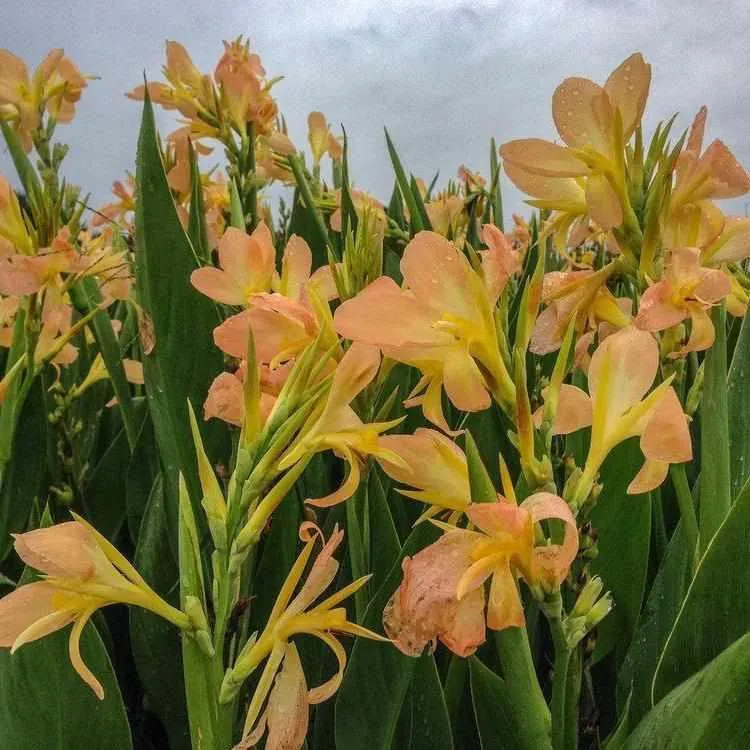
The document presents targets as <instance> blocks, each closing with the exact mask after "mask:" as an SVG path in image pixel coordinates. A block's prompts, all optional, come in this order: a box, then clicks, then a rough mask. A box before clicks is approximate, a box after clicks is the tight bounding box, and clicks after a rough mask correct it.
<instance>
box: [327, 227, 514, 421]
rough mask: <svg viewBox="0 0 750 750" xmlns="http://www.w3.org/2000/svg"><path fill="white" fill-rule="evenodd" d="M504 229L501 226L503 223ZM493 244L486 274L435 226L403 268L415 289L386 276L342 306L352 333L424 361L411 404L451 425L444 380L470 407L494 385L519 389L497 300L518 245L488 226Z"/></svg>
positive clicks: (343, 327)
mask: <svg viewBox="0 0 750 750" xmlns="http://www.w3.org/2000/svg"><path fill="white" fill-rule="evenodd" d="M498 231H499V230H498ZM485 236H486V237H489V238H490V239H489V242H488V244H490V249H489V250H488V251H487V252H486V253H485V254H484V255H483V258H482V268H483V276H482V275H480V274H479V273H477V272H476V271H475V270H474V269H473V268H472V267H471V265H470V264H469V261H468V260H467V259H466V257H465V256H464V255H463V254H462V253H460V252H458V251H457V249H456V248H455V246H454V245H453V244H452V243H450V242H449V241H448V240H446V239H445V238H444V237H441V236H440V235H438V234H436V233H435V232H420V233H418V234H417V235H416V236H415V237H414V239H412V241H411V242H410V243H409V244H408V245H407V247H406V249H405V251H404V255H403V258H402V260H401V272H402V274H403V276H404V281H405V282H406V285H407V287H408V289H406V290H403V289H400V288H399V287H398V285H397V284H396V283H395V282H394V281H393V280H392V279H390V278H388V277H381V278H379V279H377V280H376V281H374V282H373V283H372V284H370V285H369V286H368V287H366V288H365V289H364V290H363V291H362V292H361V293H360V294H358V295H357V296H356V297H354V298H353V299H350V300H347V301H346V302H344V303H343V304H342V305H341V306H340V307H339V308H338V310H337V311H336V314H335V316H334V322H335V325H336V329H337V331H338V332H339V333H340V334H341V335H342V336H343V337H345V338H349V339H352V340H354V341H361V342H364V343H367V344H371V345H374V346H377V347H379V348H380V349H381V350H382V352H383V354H384V355H385V356H387V357H390V358H392V359H395V360H397V361H399V362H404V363H406V364H410V365H412V366H415V367H417V368H418V369H419V370H421V371H422V375H423V377H422V379H421V380H420V382H419V383H418V385H417V387H416V388H415V389H414V391H413V392H412V394H411V396H410V398H409V400H408V401H407V402H406V405H408V406H411V405H416V404H422V407H423V410H424V413H425V416H426V417H427V419H429V420H430V421H431V422H432V423H433V424H435V425H437V426H438V427H440V428H441V429H443V430H445V431H450V428H449V427H448V425H447V423H446V421H445V416H444V415H443V410H442V405H441V388H445V391H446V393H447V394H448V398H449V399H450V400H451V402H452V403H453V404H454V405H455V406H456V407H457V408H459V409H461V410H463V411H481V410H482V409H486V408H488V407H489V405H490V392H491V393H492V394H493V396H494V397H495V398H496V400H498V401H499V402H501V403H507V404H510V403H512V402H513V399H514V398H515V396H514V393H515V389H514V387H513V383H512V381H511V379H510V376H509V375H508V372H507V369H506V367H505V364H504V362H503V360H502V357H501V354H500V351H499V349H498V343H497V332H496V328H495V320H494V308H495V304H496V302H497V297H498V295H499V293H500V291H501V290H502V288H503V287H504V285H505V283H506V282H507V279H508V276H509V273H508V269H509V268H510V267H512V266H513V264H512V261H510V260H508V259H506V258H503V257H501V256H502V255H503V254H504V253H506V252H507V253H511V252H513V251H512V250H510V248H509V246H508V245H504V244H501V243H498V242H496V239H495V236H494V234H493V233H492V230H490V229H488V227H485Z"/></svg>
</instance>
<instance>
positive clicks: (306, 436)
mask: <svg viewBox="0 0 750 750" xmlns="http://www.w3.org/2000/svg"><path fill="white" fill-rule="evenodd" d="M379 367H380V352H379V351H378V350H377V349H376V348H375V347H374V346H368V345H366V344H358V343H355V344H352V346H351V347H350V348H349V350H348V351H347V352H346V354H345V355H344V356H343V358H342V359H341V362H339V364H338V366H337V367H336V371H335V372H334V375H333V383H332V384H331V389H330V391H329V392H328V397H327V399H326V401H325V403H324V404H322V406H321V408H320V409H319V410H318V411H317V412H315V413H313V416H312V418H311V421H310V424H309V425H308V427H307V428H306V429H304V428H303V431H302V434H301V436H300V437H299V438H298V439H297V442H296V443H295V445H294V447H293V448H292V449H291V450H290V451H289V452H288V453H287V454H286V455H285V456H283V457H282V458H281V460H280V461H279V468H280V469H281V470H282V471H283V470H284V469H287V468H289V467H290V466H293V465H294V464H295V463H297V462H298V461H300V460H301V459H303V458H304V457H305V456H311V455H312V454H314V453H318V452H320V451H325V450H332V451H333V452H334V453H335V454H336V455H337V456H340V457H341V458H343V459H344V460H345V461H346V463H347V464H348V465H349V473H348V475H347V477H346V479H345V480H344V483H343V484H342V485H341V487H339V488H338V489H337V490H336V491H335V492H333V493H331V494H330V495H326V496H325V497H321V498H315V499H308V500H307V502H308V503H309V504H310V505H315V506H317V507H319V508H327V507H329V506H331V505H336V504H337V503H341V502H343V501H344V500H346V499H348V498H350V497H351V496H352V495H353V494H354V492H355V491H356V489H357V487H359V482H360V478H361V473H362V464H363V463H364V461H365V460H366V458H367V457H368V456H374V457H375V458H378V459H385V460H388V461H390V462H391V463H393V464H397V465H399V466H404V465H405V464H404V462H403V460H402V459H401V458H400V457H399V456H398V455H397V454H396V453H395V452H394V451H392V450H389V449H388V448H387V447H385V446H384V445H383V444H382V443H381V442H380V441H379V440H378V436H379V435H380V433H382V432H385V431H386V430H389V429H391V428H392V427H395V426H396V425H397V424H399V423H400V422H401V421H403V419H404V418H403V417H401V418H400V419H395V420H393V421H391V422H373V423H368V424H364V423H363V422H362V420H361V419H360V418H359V417H358V416H357V415H356V413H355V412H354V410H353V409H352V407H351V406H350V404H351V402H352V401H353V400H354V398H355V397H356V396H357V395H358V394H359V393H360V392H361V391H362V390H363V389H364V388H365V387H367V386H368V385H369V384H370V382H372V380H373V378H374V377H375V375H376V374H377V372H378V369H379Z"/></svg>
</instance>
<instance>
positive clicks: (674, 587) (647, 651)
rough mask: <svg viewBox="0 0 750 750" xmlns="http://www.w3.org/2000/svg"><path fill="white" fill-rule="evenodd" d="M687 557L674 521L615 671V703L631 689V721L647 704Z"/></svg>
mask: <svg viewBox="0 0 750 750" xmlns="http://www.w3.org/2000/svg"><path fill="white" fill-rule="evenodd" d="M690 557H691V555H690V552H689V550H688V545H687V542H686V540H685V535H684V533H683V531H682V524H681V523H678V525H677V528H676V529H675V531H674V534H673V535H672V539H671V540H670V542H669V546H668V547H667V553H666V555H665V556H664V560H663V562H662V566H661V568H660V569H659V572H658V573H657V574H656V578H655V579H654V582H653V584H652V585H651V590H650V591H649V595H648V598H647V599H646V604H645V605H644V607H643V612H642V613H641V617H640V619H639V621H638V627H637V629H636V631H635V635H634V636H633V639H632V640H631V642H630V648H629V649H628V653H627V654H626V656H625V660H624V661H623V663H622V666H621V667H620V670H619V672H618V675H617V704H618V706H624V705H625V703H626V701H627V700H628V696H629V695H630V694H631V691H632V698H631V699H630V701H631V704H630V716H631V720H632V721H633V723H636V722H638V721H639V720H640V719H641V717H642V716H643V715H644V714H645V713H646V712H647V711H648V710H649V709H650V708H651V681H652V679H653V676H654V672H655V670H656V664H657V662H658V660H659V656H660V654H661V652H662V649H663V648H664V644H665V643H666V641H667V638H668V636H669V633H670V631H671V629H672V624H673V623H674V621H675V618H676V617H677V612H678V611H679V609H680V605H681V604H682V599H683V597H684V595H685V591H686V590H687V587H688V585H689V583H690ZM610 615H611V613H610ZM610 615H608V617H609V616H610Z"/></svg>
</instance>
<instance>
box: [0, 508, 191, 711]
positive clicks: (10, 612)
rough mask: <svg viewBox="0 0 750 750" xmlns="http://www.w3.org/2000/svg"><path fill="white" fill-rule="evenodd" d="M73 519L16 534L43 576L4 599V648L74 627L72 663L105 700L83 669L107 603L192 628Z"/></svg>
mask: <svg viewBox="0 0 750 750" xmlns="http://www.w3.org/2000/svg"><path fill="white" fill-rule="evenodd" d="M74 517H75V521H69V522H67V523H61V524H57V525H55V526H50V527H48V528H44V529H36V530H35V531H29V532H27V533H25V534H17V535H15V548H16V552H18V554H19V556H20V557H21V559H22V560H23V561H24V562H25V563H26V564H27V565H29V566H31V567H33V568H36V569H37V570H39V571H41V572H42V573H43V574H44V576H43V579H42V580H41V581H36V582H34V583H29V584H26V585H24V586H20V587H19V588H18V589H16V590H15V591H13V592H12V593H10V594H8V595H7V596H5V597H4V598H3V599H2V600H0V647H3V648H10V650H11V653H13V652H14V651H16V649H18V648H20V647H21V646H23V645H24V644H26V643H29V642H31V641H35V640H37V639H38V638H42V637H44V636H45V635H49V634H50V633H53V632H55V631H56V630H60V629H62V628H64V627H65V626H66V625H68V624H69V623H71V622H72V623H73V629H72V630H71V633H70V646H69V654H70V661H71V663H72V664H73V668H74V669H75V670H76V672H78V674H79V675H80V676H81V679H83V680H84V682H86V684H87V685H89V687H90V688H91V689H92V690H93V691H94V693H95V694H96V696H97V697H98V698H99V699H102V698H103V697H104V690H103V688H102V686H101V683H100V682H99V681H98V680H97V679H96V677H95V676H94V675H93V674H92V672H91V670H90V669H89V668H88V667H87V666H86V665H85V664H84V662H83V659H82V658H81V652H80V639H81V633H82V632H83V628H84V626H85V625H86V623H87V622H88V620H89V619H90V618H91V616H92V615H93V614H94V612H95V611H96V610H97V609H99V608H100V607H106V606H107V605H108V604H117V603H122V604H131V605H135V606H138V607H143V608H144V609H148V610H150V611H151V612H154V613H155V614H157V615H159V616H161V617H163V618H164V619H166V620H168V621H169V622H171V623H172V624H174V625H176V626H177V627H178V628H180V629H182V630H187V629H190V628H191V623H190V620H189V618H188V616H187V615H186V614H185V613H184V612H181V611H180V610H178V609H175V608H174V607H172V606H171V605H169V604H167V602H165V601H164V600H163V599H161V597H159V596H158V595H157V594H156V592H154V591H153V590H152V589H151V588H150V587H149V586H148V584H147V583H146V581H144V580H143V578H142V577H141V575H140V574H139V573H138V571H137V570H136V569H135V568H134V567H133V566H132V565H131V564H130V563H129V562H128V561H127V560H126V559H125V558H124V557H123V556H122V555H121V554H120V553H119V552H118V551H117V550H116V549H115V547H114V546H113V545H112V544H110V542H108V541H107V540H106V539H105V538H104V537H103V536H102V535H101V534H100V533H99V532H98V531H96V530H95V529H94V528H93V527H92V526H91V525H90V524H89V523H88V522H87V521H84V520H83V519H82V518H80V517H79V516H76V515H75V514H74Z"/></svg>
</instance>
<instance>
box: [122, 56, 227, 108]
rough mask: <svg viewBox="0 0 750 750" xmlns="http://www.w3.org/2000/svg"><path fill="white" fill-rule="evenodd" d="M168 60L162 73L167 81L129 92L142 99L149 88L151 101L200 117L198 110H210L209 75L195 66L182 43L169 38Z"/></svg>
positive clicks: (210, 86) (147, 84)
mask: <svg viewBox="0 0 750 750" xmlns="http://www.w3.org/2000/svg"><path fill="white" fill-rule="evenodd" d="M166 56H167V63H166V65H165V66H164V67H163V68H162V73H163V74H164V77H165V78H166V79H167V81H168V83H153V82H149V83H146V84H145V85H141V86H137V87H136V88H135V89H133V90H132V91H131V92H130V93H128V94H127V95H126V96H127V97H128V98H129V99H134V100H135V101H143V99H144V97H145V93H146V90H148V95H149V98H150V99H151V101H153V102H155V103H156V104H160V105H161V106H162V107H164V109H167V110H171V109H176V110H178V111H179V112H180V114H181V115H183V116H184V117H187V118H188V119H189V120H195V119H197V118H198V115H199V113H205V112H207V111H209V110H210V108H211V104H212V100H213V90H212V84H211V79H210V76H207V75H203V74H202V73H201V72H200V71H199V70H198V68H196V67H195V65H194V64H193V61H192V59H191V57H190V54H189V53H188V51H187V50H186V49H185V48H184V47H183V46H182V45H181V44H180V43H179V42H174V41H167V43H166Z"/></svg>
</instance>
